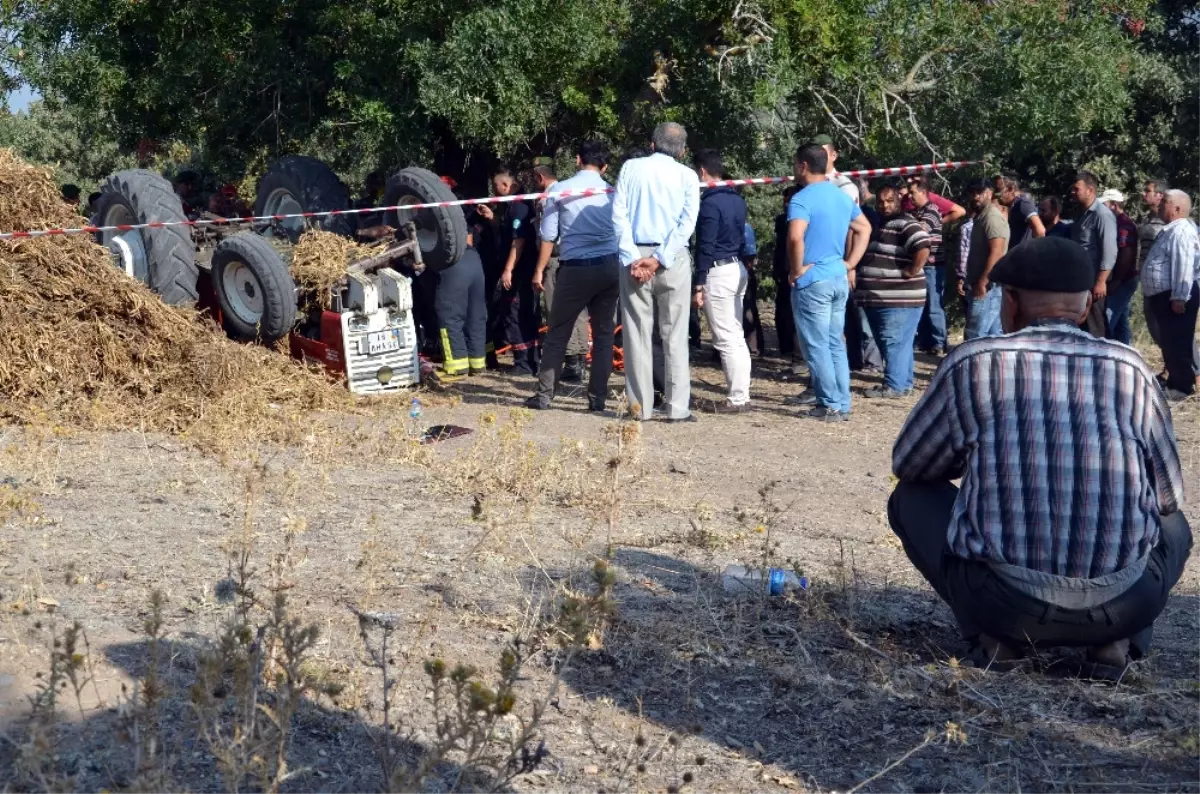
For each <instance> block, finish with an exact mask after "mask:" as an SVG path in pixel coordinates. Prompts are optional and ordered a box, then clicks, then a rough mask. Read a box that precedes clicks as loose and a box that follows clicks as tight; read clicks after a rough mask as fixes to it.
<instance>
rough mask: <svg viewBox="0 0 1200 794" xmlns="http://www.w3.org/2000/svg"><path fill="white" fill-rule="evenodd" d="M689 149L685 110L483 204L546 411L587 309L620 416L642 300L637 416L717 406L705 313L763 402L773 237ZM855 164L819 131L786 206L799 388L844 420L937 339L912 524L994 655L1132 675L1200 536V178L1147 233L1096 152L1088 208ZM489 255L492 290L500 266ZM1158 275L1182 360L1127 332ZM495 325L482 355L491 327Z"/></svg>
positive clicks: (672, 415)
mask: <svg viewBox="0 0 1200 794" xmlns="http://www.w3.org/2000/svg"><path fill="white" fill-rule="evenodd" d="M685 150H686V132H685V131H684V129H683V128H682V127H680V126H679V125H677V124H665V125H662V126H660V127H659V128H658V129H657V130H656V131H655V133H654V140H653V147H652V149H651V151H650V153H649V154H647V155H646V156H643V157H638V158H634V159H631V160H628V161H626V162H625V163H624V164H623V165H622V167H621V170H620V174H619V175H618V177H617V180H616V189H615V192H614V193H613V195H612V196H611V197H610V196H609V195H607V194H605V193H602V192H596V193H593V194H585V195H571V196H562V197H550V198H548V199H547V200H545V201H544V203H543V205H542V206H541V207H540V208H525V209H521V208H520V207H519V205H509V207H510V209H509V211H508V213H507V214H506V215H505V216H503V217H499V216H498V214H497V212H496V211H494V210H485V211H483V212H481V213H479V215H478V216H477V217H476V218H475V219H474V220H473V229H474V231H475V233H479V232H484V233H487V232H488V231H489V230H491V233H493V234H499V235H500V237H499V240H500V253H501V255H502V258H503V261H504V267H503V270H502V271H501V274H500V277H499V286H500V290H501V292H500V293H499V294H501V295H502V296H504V300H505V301H509V302H508V303H500V304H499V306H500V308H501V311H502V312H503V314H502V315H501V316H504V317H507V318H509V322H508V328H509V329H510V330H512V331H513V332H515V333H516V334H517V336H516V339H518V340H521V341H520V342H518V344H524V345H526V346H525V347H521V348H519V351H520V353H521V355H519V356H518V357H517V362H518V366H522V365H523V366H525V367H528V368H529V371H533V370H534V369H535V368H536V367H538V366H540V368H541V371H540V374H539V382H538V386H537V389H536V392H535V394H534V395H533V396H532V397H531V398H530V399H529V402H528V405H529V406H530V407H532V408H537V409H544V408H547V407H549V406H550V404H551V401H552V399H553V398H554V395H555V390H556V385H557V382H558V380H559V379H560V377H561V376H562V374H563V365H564V363H565V362H567V361H570V360H571V359H572V357H574V362H572V364H571V366H572V367H574V366H576V363H577V362H578V356H579V355H580V351H581V350H582V349H583V347H582V344H583V341H582V340H583V336H582V333H583V332H582V331H581V328H582V326H581V325H580V322H581V318H583V317H584V316H585V314H586V316H587V317H588V318H590V325H591V330H592V336H593V338H592V369H591V379H590V383H589V387H588V406H589V410H592V411H602V410H604V407H605V400H606V397H607V392H608V388H607V386H608V378H609V375H610V373H611V371H612V355H613V348H612V339H613V332H614V327H615V326H616V324H617V321H618V318H619V320H620V323H621V324H622V326H623V333H622V337H623V350H624V366H625V376H626V395H627V399H628V403H629V406H630V411H631V414H632V416H633V417H634V418H635V419H639V420H646V419H650V418H651V417H652V416H653V414H654V411H655V406H656V405H658V406H661V414H662V417H663V418H664V419H665V420H666V421H667V422H688V421H695V417H694V415H693V414H692V402H691V399H690V381H691V378H690V371H689V359H688V355H689V345H688V343H689V325H691V323H690V321H689V314H690V311H689V309H690V308H695V309H702V310H703V311H704V312H705V314H706V316H707V318H708V325H709V328H710V331H711V333H712V337H713V344H714V347H715V348H716V351H717V353H718V355H719V356H720V359H721V364H722V367H723V369H724V373H725V379H726V383H727V387H728V393H727V396H726V398H725V399H724V400H723V401H720V402H718V403H716V404H715V405H713V406H711V407H710V410H712V411H714V412H716V413H741V412H744V411H746V410H747V409H748V407H749V404H750V372H751V367H750V360H751V359H750V347H751V344H750V342H748V337H749V339H750V340H751V341H753V337H754V333H753V331H754V329H753V321H752V319H750V318H747V316H746V312H745V304H746V298H747V293H748V289H749V287H748V285H749V283H750V274H749V272H748V270H747V268H746V263H747V258H748V256H752V255H754V254H756V253H757V252H756V250H755V249H754V247H753V245H751V246H747V236H748V235H747V229H748V226H747V223H746V214H747V213H746V204H745V202H744V201H743V200H742V198H741V197H740V196H739V195H738V193H737V191H735V190H732V189H728V188H721V187H718V188H713V189H708V190H704V191H701V184H700V183H701V180H705V181H707V180H720V179H722V178H723V177H724V176H725V173H724V167H723V163H722V160H721V157H720V154H719V153H717V152H714V151H711V150H705V151H700V152H697V153H696V154H695V156H694V158H693V163H692V166H691V167H689V166H688V165H685V164H684V163H683V162H682V158H683V156H684V153H685ZM836 158H837V152H836V149H835V148H834V146H833V142H832V141H831V140H830V139H828V138H825V137H821V138H817V139H816V140H813V141H812V142H810V143H807V144H805V145H803V146H801V147H800V148H799V149H798V151H797V152H796V158H795V179H796V185H795V186H794V188H793V189H791V190H789V191H788V193H787V194H786V196H785V211H784V213H783V216H782V217H781V218H780V219H779V221H778V222H777V230H776V233H777V237H778V238H779V240H778V244H777V255H776V263H775V273H776V277H777V278H778V279H779V284H780V290H779V295H778V298H777V311H776V326H777V330H778V331H779V334H780V337H779V341H780V347H781V348H784V349H785V350H788V351H789V352H791V351H795V352H798V353H799V354H800V355H801V356H802V357H803V359H804V360H805V361H806V362H807V368H808V372H809V388H807V389H806V390H804V391H803V392H801V393H800V394H797V395H795V396H794V397H792V398H790V399H789V402H791V403H793V404H798V405H800V406H803V407H804V411H803V415H805V416H809V417H812V418H814V419H818V420H821V421H825V422H845V421H847V420H848V419H849V417H850V413H851V405H852V399H851V393H850V371H851V367H855V368H860V369H861V368H868V367H872V366H874V367H878V368H879V369H880V370H881V371H882V376H883V377H882V383H880V384H879V385H877V386H873V387H871V388H868V389H866V390H865V391H864V392H863V395H862V396H863V397H864V398H869V399H874V400H887V399H895V398H900V397H904V396H906V395H908V394H910V393H911V392H912V390H913V385H914V357H915V354H914V351H915V350H923V351H924V352H926V353H931V354H936V355H939V356H945V358H944V360H942V361H941V362H940V365H939V366H938V368H937V370H936V372H935V373H934V375H933V378H932V380H931V382H930V383H929V386H928V388H927V389H926V390H925V391H924V393H923V394H922V396H921V398H920V400H919V401H918V403H917V405H916V407H915V408H914V409H913V410H912V412H911V414H910V416H909V418H908V420H907V421H906V423H905V426H904V428H903V430H902V431H901V434H900V437H899V438H898V439H897V441H896V444H895V447H894V450H893V470H894V472H895V474H896V477H897V479H898V481H899V482H898V485H897V487H896V489H895V491H894V492H893V494H892V496H891V499H890V501H889V505H888V516H889V521H890V523H891V526H892V528H893V530H894V532H895V533H896V535H897V536H898V537H899V538H900V541H901V543H902V545H903V547H904V549H905V552H906V553H907V555H908V556H909V558H910V560H911V561H912V563H913V564H914V566H915V567H916V569H917V570H918V571H919V572H920V573H921V574H922V575H923V576H924V577H925V578H926V579H927V580H928V581H929V583H930V585H931V586H932V587H933V588H934V590H935V591H936V592H937V593H938V595H939V596H940V597H941V598H942V599H944V600H945V601H946V603H947V604H948V605H949V606H950V608H951V609H952V611H953V612H954V615H955V617H956V619H957V621H958V624H959V628H960V630H961V633H962V636H963V638H964V639H965V640H966V641H967V642H968V643H969V645H970V647H971V652H970V653H971V657H972V658H973V659H974V661H975V662H976V663H977V664H980V665H984V666H989V667H997V668H1003V667H1008V666H1013V665H1024V664H1026V663H1027V657H1029V656H1036V655H1037V653H1036V652H1038V651H1040V650H1042V649H1045V648H1047V647H1052V646H1076V647H1082V648H1084V649H1086V653H1085V656H1084V657H1083V660H1082V662H1081V664H1082V668H1081V672H1083V673H1084V674H1085V675H1088V676H1091V677H1099V678H1108V679H1119V678H1121V677H1122V676H1123V675H1125V672H1126V670H1127V669H1128V666H1129V665H1130V664H1131V663H1132V662H1133V661H1135V660H1137V659H1139V658H1141V657H1142V656H1143V655H1144V654H1145V653H1146V651H1147V649H1148V647H1149V644H1150V641H1151V638H1152V633H1153V624H1154V621H1155V619H1156V618H1157V616H1158V615H1159V614H1160V613H1161V611H1162V610H1163V609H1164V607H1165V606H1166V603H1167V600H1168V596H1169V593H1170V590H1171V588H1172V587H1173V586H1174V584H1175V583H1176V582H1177V581H1178V580H1179V578H1180V576H1181V575H1182V572H1183V568H1184V564H1185V562H1186V560H1187V558H1188V556H1189V554H1190V551H1191V547H1192V534H1191V530H1190V527H1189V525H1188V522H1187V520H1186V518H1185V517H1184V515H1183V513H1182V512H1181V507H1182V505H1183V500H1184V497H1183V486H1182V480H1183V475H1182V468H1181V465H1180V461H1179V455H1178V450H1177V446H1176V441H1175V434H1174V428H1173V426H1172V422H1171V409H1170V402H1171V401H1174V400H1179V399H1183V398H1185V397H1186V396H1187V395H1189V394H1191V393H1193V391H1194V389H1195V384H1196V378H1197V373H1198V372H1200V369H1198V368H1197V364H1198V363H1200V357H1198V356H1196V354H1195V351H1194V345H1193V340H1194V337H1195V327H1196V314H1197V305H1198V304H1200V283H1198V282H1200V236H1198V235H1197V230H1196V227H1195V225H1194V224H1193V222H1192V221H1191V220H1190V218H1189V215H1190V212H1191V202H1190V199H1189V197H1188V196H1187V194H1186V193H1184V192H1182V191H1179V190H1167V189H1166V188H1165V186H1164V185H1162V183H1160V182H1150V183H1148V184H1147V185H1146V190H1145V192H1144V194H1143V201H1144V203H1145V205H1146V208H1147V212H1148V213H1149V215H1148V217H1147V218H1146V219H1145V220H1144V222H1143V223H1142V225H1141V226H1138V225H1137V224H1135V223H1134V222H1133V221H1132V220H1131V219H1130V218H1129V216H1128V215H1127V214H1126V213H1125V211H1124V209H1123V208H1124V206H1125V204H1126V200H1125V197H1124V196H1123V195H1122V194H1121V193H1120V192H1118V191H1116V190H1111V189H1109V190H1104V191H1101V189H1100V186H1099V184H1098V180H1097V179H1096V177H1095V176H1094V175H1093V174H1091V173H1088V172H1086V171H1081V172H1079V173H1078V174H1077V175H1076V177H1075V179H1074V183H1073V188H1072V193H1073V199H1074V201H1075V202H1076V203H1077V204H1078V207H1079V209H1080V213H1079V216H1078V217H1077V218H1076V219H1075V220H1074V221H1072V222H1067V221H1065V220H1063V218H1062V217H1061V206H1062V204H1061V201H1060V200H1059V199H1058V198H1057V197H1054V196H1047V197H1043V198H1042V200H1041V201H1040V202H1035V201H1034V199H1033V198H1032V197H1031V196H1029V195H1028V194H1027V193H1025V192H1023V191H1022V189H1021V184H1020V182H1019V180H1018V179H1017V177H1016V176H1015V175H1013V174H1007V173H1005V174H999V175H997V176H995V177H994V178H993V179H992V180H991V181H986V182H976V183H974V184H972V185H970V186H969V188H968V189H967V191H966V194H965V196H964V198H963V202H962V203H961V204H960V203H958V202H954V201H951V200H948V199H946V198H944V197H942V196H939V195H938V194H936V193H935V192H934V191H933V190H932V189H931V185H930V183H929V180H928V179H927V178H926V177H925V176H921V175H918V176H913V177H910V178H908V179H907V180H904V181H902V182H886V183H884V184H880V185H878V186H876V187H875V189H874V194H873V195H872V193H871V186H870V185H869V184H867V183H865V182H859V183H854V182H852V181H850V180H848V179H846V178H845V177H844V176H842V175H841V174H839V173H838V172H837V171H836V169H835V167H834V163H835V161H836ZM608 165H609V154H608V151H607V149H606V148H605V147H604V145H603V144H601V143H597V142H588V143H585V144H583V145H582V146H581V147H580V149H579V155H578V166H579V172H578V173H577V174H576V175H575V176H573V177H572V178H571V179H569V180H565V181H563V182H554V181H553V176H552V175H544V177H543V179H542V181H541V183H540V184H539V187H540V188H541V189H544V190H548V191H550V192H555V191H556V189H561V190H570V191H575V190H577V189H582V190H586V189H588V188H602V187H604V186H605V182H604V180H603V177H604V175H605V173H606V172H607V169H608ZM495 188H496V191H497V193H501V194H503V193H504V192H505V191H507V190H508V189H509V185H508V183H507V182H500V183H497V184H496V185H495ZM538 214H540V222H539V223H535V222H531V221H530V220H529V219H530V217H531V216H532V217H536V216H537V215H538ZM473 239H474V234H473ZM693 239H694V242H692V243H691V244H690V245H689V241H690V240H693ZM522 243H523V244H522ZM535 246H536V254H526V253H525V249H526V247H528V248H534V247H535ZM556 257H557V263H556V264H555V265H554V267H555V268H556V276H555V279H556V283H557V286H556V292H555V294H554V296H553V297H552V298H551V299H550V301H549V323H548V325H549V331H548V334H547V335H546V338H545V344H544V347H543V348H542V357H541V360H540V362H539V361H538V358H537V350H538V348H537V346H536V344H530V343H532V342H534V341H535V340H536V333H537V327H536V326H537V323H536V312H528V311H527V310H526V309H524V308H518V309H514V308H513V305H514V304H518V305H520V306H522V307H523V306H524V302H525V301H529V300H536V298H535V297H534V294H535V293H534V291H535V290H536V289H538V288H544V287H545V284H546V274H547V272H548V269H549V267H550V262H551V261H553V260H554V259H555V258H556ZM464 261H467V262H468V263H469V267H470V268H472V269H473V271H474V270H478V276H477V277H476V280H477V281H478V282H479V283H480V284H482V282H483V280H484V275H483V272H484V270H485V267H484V266H483V265H481V264H479V260H478V258H476V257H469V258H468V259H466V260H464ZM460 265H461V263H460ZM460 265H455V266H454V267H453V268H451V269H450V272H452V271H453V270H454V269H455V268H457V267H459V266H460ZM445 277H446V276H445V275H443V278H445ZM451 278H454V277H453V276H451ZM951 279H953V281H952V282H951V281H950V280H951ZM950 283H953V285H954V287H955V288H954V289H953V290H950V289H947V287H948V286H949V284H950ZM785 285H786V286H785ZM1139 287H1140V289H1141V292H1142V295H1143V297H1144V302H1145V312H1146V318H1147V324H1148V325H1149V328H1150V332H1151V334H1152V336H1153V338H1154V340H1155V342H1156V343H1157V344H1158V345H1159V346H1160V347H1161V348H1162V351H1163V358H1164V362H1165V371H1164V373H1162V374H1161V375H1157V376H1156V375H1155V374H1154V373H1153V372H1152V371H1151V370H1150V369H1149V367H1148V366H1147V365H1146V363H1145V361H1144V360H1143V359H1142V357H1141V356H1140V355H1139V354H1138V352H1137V351H1136V350H1134V349H1133V348H1132V347H1130V346H1129V344H1128V343H1129V341H1130V323H1129V315H1130V306H1131V302H1132V300H1133V298H1134V296H1135V294H1136V293H1137V292H1138V289H1139ZM473 289H475V290H476V292H481V290H479V287H478V286H476V287H473ZM954 292H957V294H958V296H959V297H960V298H961V300H962V304H963V311H964V313H965V315H966V320H967V323H966V339H965V341H964V342H963V343H962V344H961V345H958V346H956V347H955V348H954V349H953V350H951V349H949V344H948V335H947V327H946V312H945V306H944V303H943V301H944V298H945V296H946V294H947V293H949V294H951V295H953V293H954ZM482 304H483V302H482V301H480V306H481V308H480V309H479V311H480V312H485V311H486V309H487V307H486V306H483V305H482ZM748 319H749V320H750V321H749V322H748ZM477 325H478V324H477ZM747 331H750V333H749V334H748V333H747ZM473 333H474V336H469V337H468V339H474V340H475V341H474V342H469V344H474V345H476V346H475V347H473V348H471V349H469V350H468V351H467V359H468V362H470V361H472V360H476V359H474V358H473V356H474V354H475V353H477V352H479V351H482V350H484V349H485V348H483V347H482V345H484V344H486V343H485V341H484V339H485V337H483V336H482V335H480V334H479V332H478V331H475V332H473ZM452 336H453V334H452ZM512 339H513V338H512V337H510V338H509V342H510V344H512ZM572 345H575V347H572ZM572 351H574V352H572ZM483 363H486V361H485V362H483ZM468 369H469V368H468ZM659 392H661V396H659V395H658V393H659ZM955 482H957V483H958V484H957V485H956V484H955Z"/></svg>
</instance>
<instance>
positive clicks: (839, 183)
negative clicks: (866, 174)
mask: <svg viewBox="0 0 1200 794" xmlns="http://www.w3.org/2000/svg"><path fill="white" fill-rule="evenodd" d="M828 176H829V181H830V182H832V183H833V185H834V187H836V188H837V189H838V190H840V191H842V192H843V193H845V194H846V195H847V196H849V197H850V200H851V201H853V202H854V203H855V204H856V205H857V204H858V199H859V193H858V185H856V184H854V180H853V179H851V178H850V177H848V176H844V175H843V174H839V173H838V172H837V171H834V172H832V173H830V174H829V175H828Z"/></svg>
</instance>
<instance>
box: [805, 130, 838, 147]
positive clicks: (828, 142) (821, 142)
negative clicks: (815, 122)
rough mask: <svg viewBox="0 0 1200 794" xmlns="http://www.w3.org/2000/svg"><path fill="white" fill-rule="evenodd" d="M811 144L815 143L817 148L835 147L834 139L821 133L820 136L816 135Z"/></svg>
mask: <svg viewBox="0 0 1200 794" xmlns="http://www.w3.org/2000/svg"><path fill="white" fill-rule="evenodd" d="M809 143H815V144H816V145H817V146H833V138H831V137H829V136H828V135H826V134H825V133H821V134H820V135H814V136H813V137H812V140H810V141H809Z"/></svg>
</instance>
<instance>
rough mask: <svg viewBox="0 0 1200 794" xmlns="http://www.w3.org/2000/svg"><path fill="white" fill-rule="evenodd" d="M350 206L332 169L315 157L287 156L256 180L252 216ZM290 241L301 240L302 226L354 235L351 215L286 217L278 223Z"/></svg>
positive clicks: (344, 188) (323, 210) (328, 209)
mask: <svg viewBox="0 0 1200 794" xmlns="http://www.w3.org/2000/svg"><path fill="white" fill-rule="evenodd" d="M349 207H350V190H349V189H348V188H347V187H346V185H345V184H343V183H342V180H340V179H338V175H337V174H335V173H334V172H333V169H332V168H330V167H329V166H327V165H325V163H323V162H321V161H320V160H318V159H316V158H315V157H305V156H303V155H298V154H296V155H289V156H287V157H284V158H283V159H282V160H280V161H279V162H277V163H275V165H273V166H271V168H270V169H269V170H268V171H267V173H266V174H265V175H264V176H263V178H262V179H261V180H259V182H258V195H257V196H256V197H255V200H254V214H255V215H293V214H296V213H301V212H332V211H334V210H344V209H349ZM277 228H279V229H280V230H281V231H282V232H283V236H284V237H286V238H287V239H288V240H290V241H291V242H293V243H294V242H296V241H297V240H298V239H300V235H301V234H303V233H304V230H305V229H308V228H317V229H324V230H325V231H328V232H333V233H334V234H340V235H342V236H343V237H350V236H352V235H353V234H354V229H355V223H354V216H352V215H324V216H322V217H320V218H289V219H287V220H284V221H279V222H278V224H277Z"/></svg>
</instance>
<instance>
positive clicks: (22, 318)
mask: <svg viewBox="0 0 1200 794" xmlns="http://www.w3.org/2000/svg"><path fill="white" fill-rule="evenodd" d="M77 221H78V218H76V217H75V213H74V211H73V210H72V209H71V208H70V207H68V206H67V205H65V204H64V203H63V202H62V200H61V198H60V197H59V190H58V188H57V187H56V185H55V183H54V181H53V180H52V178H51V176H50V174H49V172H47V171H45V170H43V169H40V168H36V167H33V166H30V165H28V164H26V163H24V162H22V161H21V160H20V159H19V158H17V157H16V156H15V155H14V154H13V153H12V151H10V150H7V149H0V229H2V230H23V229H39V228H50V227H53V226H60V225H69V224H72V223H74V222H77ZM350 404H351V401H350V398H349V396H348V394H347V392H346V391H345V388H344V387H342V386H339V385H338V384H336V383H333V382H331V381H329V380H328V379H326V378H325V377H324V376H323V375H321V374H318V373H315V372H312V371H310V370H308V369H306V368H305V367H303V366H300V365H299V364H297V363H295V362H294V361H292V360H291V359H289V358H287V357H286V356H281V355H279V354H278V353H276V352H273V351H270V350H266V349H264V348H261V347H254V346H250V345H242V344H237V343H234V342H231V341H229V340H228V339H227V338H226V337H225V336H224V334H223V333H221V331H220V329H218V328H217V327H216V325H214V324H213V323H212V322H211V321H210V320H208V319H206V318H205V317H202V316H201V315H199V314H198V313H197V312H195V311H194V310H192V309H188V308H175V307H170V306H167V305H165V304H164V303H163V302H162V301H160V300H159V299H158V297H157V296H156V295H154V294H153V293H151V292H150V291H149V290H148V289H147V288H146V287H144V286H143V285H141V284H139V283H137V282H135V281H134V280H132V279H130V278H128V277H127V276H125V274H124V273H123V272H121V271H119V270H118V269H117V268H116V267H115V266H114V265H113V262H112V259H111V257H110V256H109V254H108V252H107V251H106V250H105V249H104V248H102V247H100V246H98V245H96V244H95V243H93V242H92V240H91V239H90V238H89V237H87V236H84V235H70V236H64V237H43V238H40V239H33V240H6V241H0V420H8V421H15V422H19V423H36V424H44V423H46V422H49V423H52V424H53V425H54V426H63V427H76V428H78V427H82V428H89V429H106V430H115V429H141V430H148V431H160V432H166V433H173V434H180V435H183V436H185V437H190V438H192V439H194V440H195V441H196V442H198V443H201V444H205V445H209V446H212V447H220V448H224V449H226V450H232V449H233V448H234V447H238V446H242V445H244V444H248V443H258V442H262V441H279V442H285V443H286V442H292V441H296V440H297V439H299V438H303V437H304V436H305V433H306V430H305V428H306V426H307V425H308V423H309V420H308V418H307V414H308V413H309V412H310V411H312V410H315V409H325V408H334V407H340V406H349V405H350Z"/></svg>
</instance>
